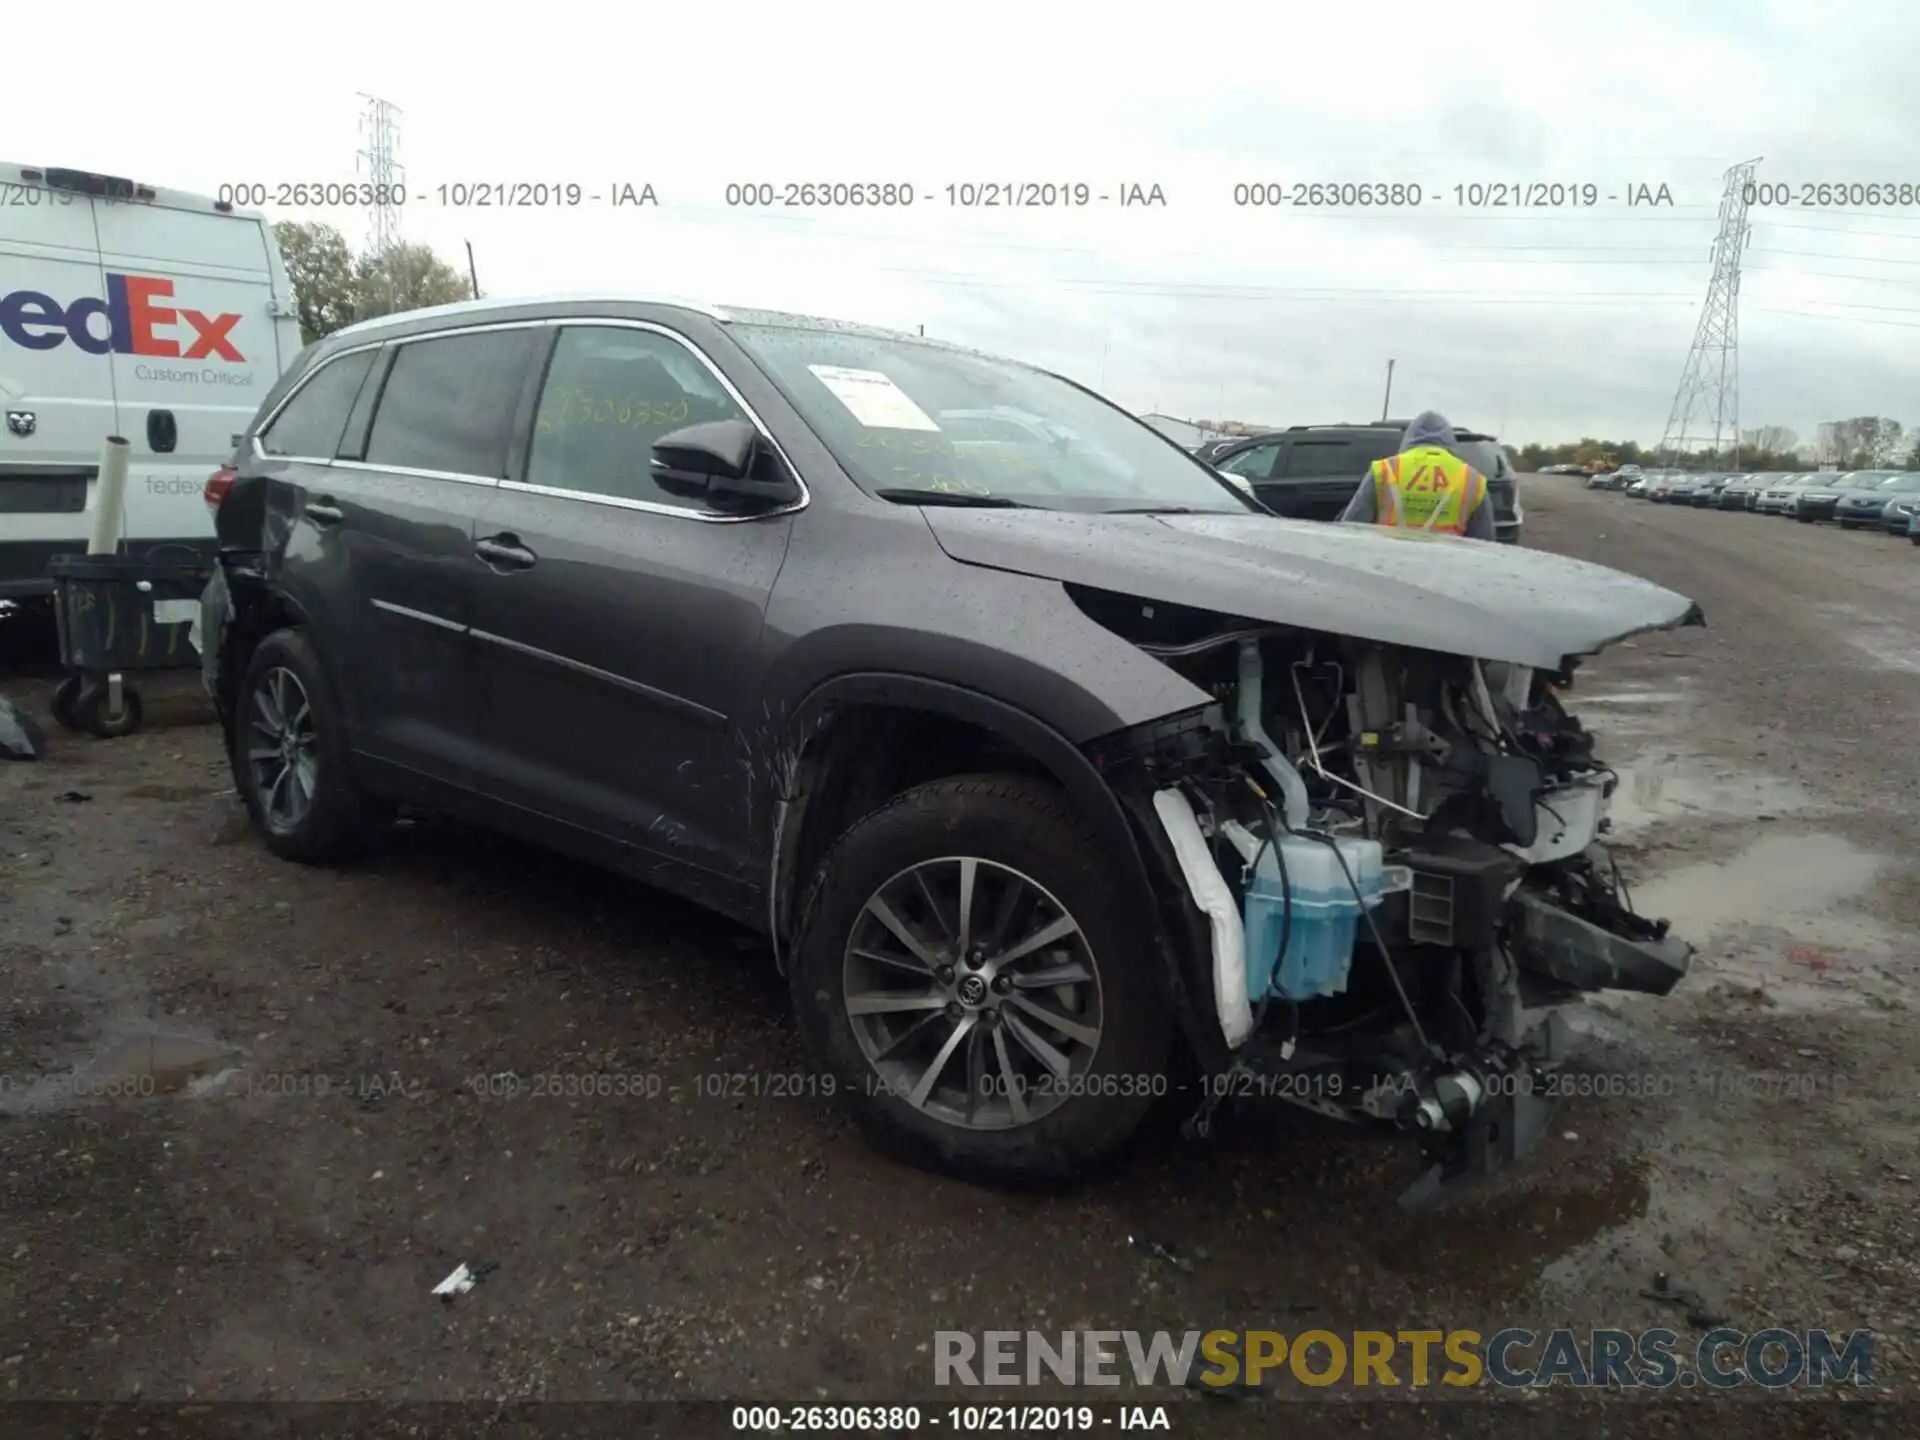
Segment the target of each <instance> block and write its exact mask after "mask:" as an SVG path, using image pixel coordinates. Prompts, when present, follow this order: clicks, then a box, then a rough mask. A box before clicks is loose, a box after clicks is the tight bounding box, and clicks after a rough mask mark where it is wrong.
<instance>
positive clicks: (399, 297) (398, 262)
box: [353, 242, 473, 320]
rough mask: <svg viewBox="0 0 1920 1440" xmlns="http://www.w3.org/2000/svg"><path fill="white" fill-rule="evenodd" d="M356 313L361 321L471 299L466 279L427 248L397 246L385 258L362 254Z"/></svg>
mask: <svg viewBox="0 0 1920 1440" xmlns="http://www.w3.org/2000/svg"><path fill="white" fill-rule="evenodd" d="M353 297H354V304H353V313H354V318H356V319H359V320H371V319H373V318H374V317H375V316H378V315H395V314H398V313H399V312H400V311H402V310H418V309H421V308H422V307H424V306H427V305H450V304H452V303H453V302H454V301H456V300H471V299H472V298H473V291H472V289H471V287H470V286H469V285H468V283H467V277H466V276H464V275H462V274H461V273H460V272H459V271H458V270H456V269H454V268H453V266H451V265H449V264H448V263H447V262H446V261H444V260H442V259H441V258H440V257H439V256H438V255H436V254H434V253H433V250H432V249H431V248H430V247H428V246H426V245H409V244H406V243H404V242H403V243H401V244H397V245H395V246H394V247H393V249H392V250H390V251H388V252H387V254H386V255H385V256H379V255H362V256H361V257H360V258H359V260H358V261H357V262H356V263H355V265H354V276H353Z"/></svg>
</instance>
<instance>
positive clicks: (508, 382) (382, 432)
mask: <svg viewBox="0 0 1920 1440" xmlns="http://www.w3.org/2000/svg"><path fill="white" fill-rule="evenodd" d="M533 343H534V332H533V331H532V330H527V329H518V330H482V331H475V332H473V333H470V334H466V335H448V336H445V337H442V338H440V339H428V340H408V341H406V342H405V343H404V344H398V345H396V346H395V351H394V357H393V364H392V366H391V367H390V368H389V369H388V371H387V379H386V384H385V385H384V386H383V387H382V388H381V391H380V403H379V405H378V407H377V408H376V409H375V410H374V412H373V430H372V432H371V433H370V434H369V435H368V437H367V463H368V464H369V465H385V466H391V467H393V468H395V469H404V470H434V471H440V472H443V473H446V474H451V475H475V476H483V477H486V478H488V479H495V480H497V479H499V478H500V477H501V475H502V474H504V473H505V471H506V460H507V433H508V431H509V430H510V429H511V428H512V425H513V414H514V410H515V408H516V407H517V406H518V403H519V399H520V388H521V386H522V384H523V383H524V382H525V380H526V367H527V364H528V362H529V361H530V360H531V358H532V354H533ZM344 419H345V417H344V416H343V417H342V422H343V424H344ZM335 438H336V439H337V438H338V436H336V437H335Z"/></svg>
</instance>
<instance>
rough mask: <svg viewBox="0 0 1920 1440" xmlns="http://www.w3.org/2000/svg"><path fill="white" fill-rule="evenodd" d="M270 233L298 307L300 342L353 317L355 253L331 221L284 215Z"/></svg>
mask: <svg viewBox="0 0 1920 1440" xmlns="http://www.w3.org/2000/svg"><path fill="white" fill-rule="evenodd" d="M273 238H274V240H275V241H276V242H277V243H278V244H279V246H280V258H281V259H282V260H284V261H285V262H286V266H287V278H288V279H289V280H291V281H292V282H293V294H294V298H295V300H296V301H297V302H298V304H299V307H300V343H301V344H303V345H311V344H312V343H313V342H314V341H316V340H318V339H319V338H320V337H321V336H322V335H331V334H332V333H333V332H334V331H336V330H338V329H341V328H342V327H344V326H347V325H351V324H352V323H353V321H354V263H353V252H352V251H350V250H349V249H348V248H347V241H346V237H345V236H343V235H342V234H341V233H340V232H339V231H338V230H336V229H334V228H333V227H332V226H331V225H307V224H303V223H301V222H300V221H297V220H282V221H281V222H280V223H279V224H278V225H275V226H274V227H273Z"/></svg>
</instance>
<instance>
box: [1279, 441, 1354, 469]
mask: <svg viewBox="0 0 1920 1440" xmlns="http://www.w3.org/2000/svg"><path fill="white" fill-rule="evenodd" d="M1366 468H1367V462H1366V461H1365V460H1363V459H1361V458H1360V451H1359V449H1358V448H1357V447H1356V446H1355V445H1354V444H1353V442H1352V441H1349V440H1296V441H1294V442H1293V449H1291V450H1289V451H1288V452H1287V466H1286V470H1285V472H1284V473H1285V474H1286V475H1288V476H1296V475H1298V476H1330V475H1361V474H1364V473H1365V472H1366Z"/></svg>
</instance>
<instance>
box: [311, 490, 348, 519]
mask: <svg viewBox="0 0 1920 1440" xmlns="http://www.w3.org/2000/svg"><path fill="white" fill-rule="evenodd" d="M306 515H307V518H308V519H309V520H311V521H313V522H314V523H315V524H318V525H338V524H339V523H340V522H341V521H342V520H344V519H346V518H347V512H346V511H344V510H342V509H341V508H340V507H339V506H338V505H336V504H334V503H333V501H332V500H331V499H329V498H328V497H327V496H325V495H322V496H320V497H318V498H317V499H314V500H309V501H308V502H307V509H306Z"/></svg>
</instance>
